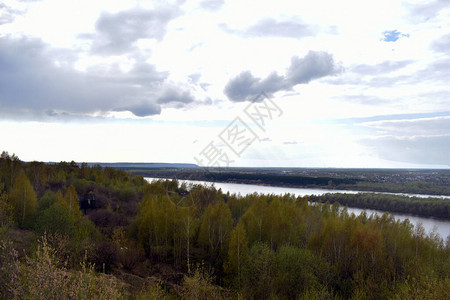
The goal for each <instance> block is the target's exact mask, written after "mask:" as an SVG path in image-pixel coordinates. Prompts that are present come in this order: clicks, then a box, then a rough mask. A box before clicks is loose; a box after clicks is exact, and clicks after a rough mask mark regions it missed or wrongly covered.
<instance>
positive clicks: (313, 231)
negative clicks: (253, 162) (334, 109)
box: [0, 152, 450, 299]
mask: <svg viewBox="0 0 450 300" xmlns="http://www.w3.org/2000/svg"><path fill="white" fill-rule="evenodd" d="M86 194H91V195H92V194H93V195H95V198H96V202H97V205H96V208H92V209H89V210H88V211H86V214H85V213H84V211H82V210H81V209H80V206H79V200H78V199H79V197H80V196H81V195H86ZM355 197H356V196H355ZM358 197H360V198H358V199H353V200H352V201H367V202H370V201H372V200H370V197H374V196H371V195H365V194H364V195H362V194H361V195H360V196H358ZM365 197H368V198H367V199H366V200H364V198H365ZM340 201H342V199H340V198H339V196H330V195H324V196H323V197H322V196H320V197H315V198H311V197H295V196H293V195H289V194H286V195H283V196H276V195H262V194H256V193H255V194H251V195H247V196H239V195H234V194H229V193H223V192H222V191H221V190H220V189H219V190H217V189H216V188H215V187H214V186H202V185H189V186H188V185H186V184H180V183H179V182H178V181H176V180H159V181H153V182H151V183H149V182H147V181H146V180H145V179H144V178H143V177H141V176H137V175H133V174H130V173H128V172H126V171H123V170H116V169H113V168H110V167H101V166H99V165H94V166H90V165H88V164H85V163H83V164H78V163H75V162H73V161H72V162H70V163H69V162H60V163H55V164H46V163H42V162H22V161H21V160H20V159H19V158H18V157H17V156H16V155H9V154H8V153H7V152H3V153H2V154H1V156H0V299H80V298H81V299H87V298H89V299H448V295H449V294H450V279H449V275H450V260H449V255H450V237H440V236H439V235H438V234H436V233H435V232H431V233H429V234H426V232H425V229H424V228H423V227H422V226H420V225H418V226H416V227H414V226H413V225H412V224H411V223H410V222H409V221H408V220H405V221H398V220H396V219H394V217H393V216H392V215H390V214H389V213H385V214H383V215H368V214H367V213H362V214H360V215H354V214H349V213H348V211H347V210H346V209H345V208H344V209H341V208H340V204H339V202H340ZM346 201H349V200H346ZM348 204H350V203H348ZM444 239H445V240H444Z"/></svg>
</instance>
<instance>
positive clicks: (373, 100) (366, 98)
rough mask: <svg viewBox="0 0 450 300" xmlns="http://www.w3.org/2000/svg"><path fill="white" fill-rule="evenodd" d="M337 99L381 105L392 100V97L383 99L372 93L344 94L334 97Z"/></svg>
mask: <svg viewBox="0 0 450 300" xmlns="http://www.w3.org/2000/svg"><path fill="white" fill-rule="evenodd" d="M334 98H335V99H339V100H346V101H349V102H353V103H361V104H366V105H380V104H386V103H389V102H392V99H383V98H380V97H376V96H371V95H364V94H360V95H344V96H340V97H334Z"/></svg>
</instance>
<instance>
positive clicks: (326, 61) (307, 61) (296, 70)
mask: <svg viewBox="0 0 450 300" xmlns="http://www.w3.org/2000/svg"><path fill="white" fill-rule="evenodd" d="M341 71H342V70H341V68H340V66H338V65H336V63H335V62H334V59H333V56H332V55H331V54H329V53H327V52H322V51H309V52H308V54H306V56H305V57H304V58H299V57H297V56H294V57H292V59H291V66H290V67H289V69H288V70H287V73H286V76H287V80H288V81H289V83H290V85H291V86H294V85H297V84H300V83H308V82H310V81H311V80H314V79H317V78H320V77H325V76H328V75H334V74H336V73H339V72H341Z"/></svg>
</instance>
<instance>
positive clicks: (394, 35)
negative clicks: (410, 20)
mask: <svg viewBox="0 0 450 300" xmlns="http://www.w3.org/2000/svg"><path fill="white" fill-rule="evenodd" d="M383 36H384V38H382V39H381V40H382V41H385V42H396V41H397V40H398V39H399V38H402V37H409V34H404V33H401V32H400V31H398V30H397V29H395V30H386V31H384V32H383Z"/></svg>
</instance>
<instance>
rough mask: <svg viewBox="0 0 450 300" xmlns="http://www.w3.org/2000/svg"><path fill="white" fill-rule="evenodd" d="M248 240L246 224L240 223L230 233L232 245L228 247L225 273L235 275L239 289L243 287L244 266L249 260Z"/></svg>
mask: <svg viewBox="0 0 450 300" xmlns="http://www.w3.org/2000/svg"><path fill="white" fill-rule="evenodd" d="M247 255H248V240H247V233H246V232H245V228H244V224H242V223H238V224H237V226H236V227H235V228H234V229H233V230H232V231H231V233H230V244H229V246H228V259H227V262H226V264H225V267H224V269H225V271H226V272H227V273H229V274H232V275H235V276H236V279H237V284H238V287H239V288H240V286H241V279H242V264H243V263H244V261H245V260H246V259H247Z"/></svg>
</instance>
